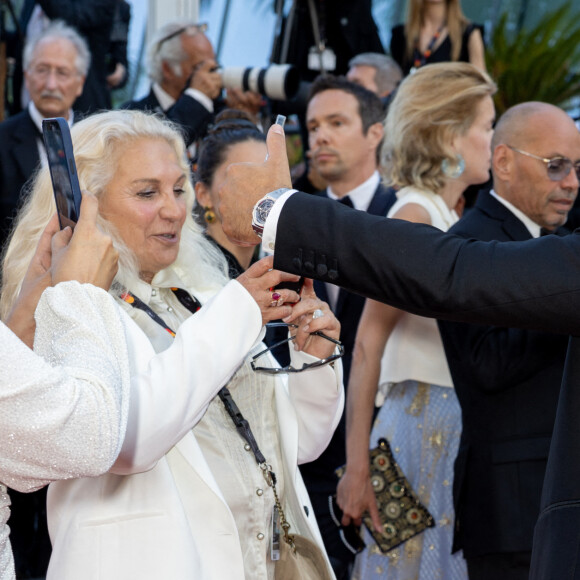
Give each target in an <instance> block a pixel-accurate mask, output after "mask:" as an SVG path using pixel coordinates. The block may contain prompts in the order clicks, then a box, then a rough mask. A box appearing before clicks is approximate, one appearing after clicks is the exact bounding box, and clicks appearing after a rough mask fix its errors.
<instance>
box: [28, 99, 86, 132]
mask: <svg viewBox="0 0 580 580" xmlns="http://www.w3.org/2000/svg"><path fill="white" fill-rule="evenodd" d="M28 114H29V115H30V118H31V119H32V122H33V123H34V124H35V125H36V127H37V128H38V130H39V131H40V133H41V134H42V120H43V119H44V118H45V117H43V116H42V114H41V112H40V111H39V110H38V109H37V108H36V105H35V104H34V103H33V102H32V101H30V103H28ZM74 118H75V114H74V113H73V110H72V109H69V110H68V121H67V123H68V126H69V127H72V124H73V122H74Z"/></svg>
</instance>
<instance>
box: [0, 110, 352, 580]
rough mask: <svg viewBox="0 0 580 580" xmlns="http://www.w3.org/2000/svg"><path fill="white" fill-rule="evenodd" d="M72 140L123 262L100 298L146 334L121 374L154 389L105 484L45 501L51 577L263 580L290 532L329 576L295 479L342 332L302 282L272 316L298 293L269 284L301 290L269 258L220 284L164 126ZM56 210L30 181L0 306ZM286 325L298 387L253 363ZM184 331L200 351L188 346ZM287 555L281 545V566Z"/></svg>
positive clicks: (102, 124) (57, 492)
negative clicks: (275, 323) (266, 333)
mask: <svg viewBox="0 0 580 580" xmlns="http://www.w3.org/2000/svg"><path fill="white" fill-rule="evenodd" d="M72 139H73V144H74V147H75V157H76V161H77V170H78V175H79V180H80V183H81V186H83V187H86V188H88V189H90V190H91V191H92V192H93V193H94V195H96V197H97V198H98V199H99V214H100V219H101V224H102V225H103V227H105V228H107V229H108V230H110V232H111V235H112V237H113V239H114V241H115V245H116V246H117V247H118V248H119V251H120V256H121V257H120V265H119V272H118V274H117V276H116V278H115V282H114V284H113V286H112V290H111V292H112V294H113V295H114V297H115V298H116V299H117V301H118V303H119V305H120V306H121V307H122V308H123V309H124V310H125V311H126V312H127V314H128V315H129V316H130V317H131V318H132V319H133V321H134V322H135V323H136V324H137V326H139V327H140V329H141V330H142V336H141V338H139V337H138V336H133V337H132V339H131V340H129V341H128V348H129V360H130V364H131V372H132V376H133V378H134V379H136V378H142V377H147V376H154V375H155V376H156V377H158V379H157V380H154V381H153V380H151V381H150V384H149V385H148V386H147V387H144V388H140V389H139V390H138V393H137V395H136V402H135V404H134V405H133V406H132V408H131V409H130V417H129V428H128V430H127V434H126V437H125V441H124V443H123V447H122V449H121V452H120V455H119V458H118V460H117V461H116V463H115V465H114V466H113V468H112V469H111V471H110V472H109V473H108V474H106V475H103V476H101V477H98V478H93V479H88V478H87V479H73V480H70V481H67V482H62V483H58V484H56V485H53V486H51V488H50V489H49V499H48V518H49V529H50V533H51V539H52V543H53V555H52V559H51V563H50V567H49V571H48V578H58V579H59V580H66V579H75V580H76V579H77V578H83V577H86V576H87V574H89V575H90V577H91V578H102V579H103V580H105V579H106V580H111V579H115V578H119V579H126V578H145V579H147V578H150V579H152V580H153V579H158V578H171V579H172V580H181V579H183V580H185V579H190V578H216V579H222V578H233V579H236V578H238V579H240V580H242V579H243V578H274V573H275V572H274V569H275V566H276V562H275V556H276V554H275V548H276V546H275V545H273V544H275V539H276V529H275V528H274V524H276V526H277V528H280V526H281V525H282V524H284V523H285V522H288V523H289V524H290V534H300V535H303V536H305V537H306V538H307V539H309V540H310V541H311V542H312V543H313V544H314V546H315V547H316V550H317V553H318V554H319V556H320V558H321V576H322V572H324V571H326V570H328V576H330V577H331V571H330V567H329V564H328V560H327V558H326V555H325V554H324V551H323V550H324V549H323V547H322V546H323V544H322V539H321V537H320V533H319V531H318V527H317V525H316V521H315V519H314V514H313V512H312V508H311V505H310V501H309V499H308V496H307V494H306V490H305V488H304V484H303V482H302V479H301V477H300V473H299V471H298V464H299V463H301V462H304V461H310V460H312V459H313V458H314V457H316V456H318V455H319V454H320V453H321V452H322V450H323V449H324V448H325V446H326V445H327V443H328V441H329V439H330V437H331V435H332V432H333V430H334V428H335V426H336V424H337V422H338V420H339V417H340V414H341V410H342V404H343V389H342V378H341V374H342V373H341V365H340V362H334V361H335V359H336V352H335V346H336V345H335V341H336V340H337V338H338V332H339V325H338V322H337V321H336V319H335V318H334V316H333V315H332V313H331V312H330V310H329V309H328V307H327V306H326V305H325V304H324V303H322V302H320V301H319V300H317V299H316V297H315V296H314V295H313V293H312V291H311V285H307V286H306V287H305V291H304V292H303V295H302V300H301V301H300V302H299V303H298V304H297V305H296V306H295V307H294V308H290V307H289V306H287V305H284V302H296V301H297V300H298V296H297V294H296V293H295V292H292V291H289V290H279V291H272V290H271V287H273V286H276V285H277V284H279V283H280V282H281V281H283V280H286V281H287V280H294V279H295V277H293V276H290V275H285V274H283V273H280V272H277V271H274V270H272V269H271V268H272V259H271V258H267V259H264V260H262V261H260V262H258V263H256V264H255V265H254V266H252V267H250V268H249V269H248V270H247V271H246V272H245V273H244V274H242V275H241V276H239V277H238V278H237V280H232V281H229V282H228V278H227V274H226V265H225V261H224V260H223V258H222V256H221V255H220V254H219V252H217V251H216V250H215V248H213V247H212V246H211V245H210V243H209V242H208V241H207V240H206V239H205V238H204V237H203V235H202V233H201V231H200V228H199V227H198V226H196V224H195V223H194V221H193V219H192V217H191V210H192V206H193V203H194V193H193V187H192V185H191V182H190V176H189V169H188V163H187V160H186V158H185V155H184V145H183V141H182V139H181V137H180V135H179V133H178V132H177V131H176V130H175V128H174V127H173V126H171V125H169V124H168V123H166V122H163V121H161V120H159V119H158V118H157V117H155V116H151V115H147V114H144V113H140V112H136V111H114V112H113V111H112V112H107V113H102V114H98V115H94V116H92V117H90V118H87V119H85V120H83V121H82V122H80V123H78V124H77V125H76V126H75V127H74V128H73V131H72ZM53 211H54V202H53V199H52V190H51V187H50V180H49V177H48V173H47V170H42V171H41V172H40V173H39V175H38V178H37V181H36V183H35V186H34V189H33V192H32V194H31V197H30V200H29V203H28V204H27V206H26V207H25V208H24V209H23V213H22V215H21V216H20V220H19V223H18V226H17V227H16V230H15V232H14V235H13V238H12V240H11V243H10V246H9V249H8V252H7V255H6V259H5V263H4V273H5V277H6V278H5V283H6V286H5V287H6V290H5V292H4V293H3V295H2V303H1V305H2V307H3V308H7V307H9V305H10V303H11V302H12V300H13V297H14V296H15V293H16V292H17V288H18V286H19V284H20V282H21V270H20V268H19V264H20V263H21V262H22V261H23V260H25V259H26V255H27V253H28V251H29V250H28V241H29V240H34V238H35V237H36V235H37V234H36V233H35V232H36V231H37V229H38V227H39V226H40V225H41V224H43V223H44V222H46V221H47V219H48V216H49V215H50V213H51V212H53ZM280 317H286V319H287V320H288V322H291V323H293V322H295V323H296V324H297V325H298V327H297V328H296V329H294V330H293V332H295V333H296V340H295V344H296V345H297V350H294V349H291V350H292V367H293V369H296V370H300V369H302V368H303V367H304V366H305V367H306V368H308V370H307V371H305V372H292V370H293V369H286V371H287V373H281V372H279V371H278V369H277V363H276V361H275V360H272V358H271V357H270V355H269V354H268V353H266V354H263V355H262V356H259V357H257V355H260V353H261V352H262V351H263V350H264V346H263V344H261V343H260V339H261V336H262V323H263V321H268V320H270V319H277V318H280ZM318 331H322V332H323V333H324V335H321V334H315V333H316V332H318ZM192 333H194V335H195V338H196V340H195V344H194V348H191V346H190V347H187V346H186V344H185V343H184V342H183V336H184V335H191V334H192ZM325 335H326V336H325ZM170 347H171V348H170ZM179 349H181V350H179ZM170 351H171V352H170ZM156 354H157V356H155V355H156ZM253 359H255V360H253ZM327 362H328V363H332V364H325V363H327ZM159 376H161V377H162V378H161V379H159ZM224 385H226V386H227V390H223V389H222V387H223V386H224ZM218 393H219V396H218ZM240 413H241V415H243V417H244V418H245V419H246V420H247V421H248V423H249V426H250V429H251V431H252V433H253V438H252V436H250V435H249V434H248V433H247V430H246V429H244V428H243V427H244V424H243V423H241V422H240V421H241V416H240ZM240 432H243V433H244V434H245V436H242V434H241V433H240ZM275 507H276V508H277V509H276V510H275V509H274V508H275ZM274 514H276V515H275V516H274ZM280 530H282V528H280ZM286 546H287V544H286V542H285V541H284V534H283V532H282V531H280V546H279V550H280V553H283V551H284V549H285V547H286ZM322 577H324V576H322Z"/></svg>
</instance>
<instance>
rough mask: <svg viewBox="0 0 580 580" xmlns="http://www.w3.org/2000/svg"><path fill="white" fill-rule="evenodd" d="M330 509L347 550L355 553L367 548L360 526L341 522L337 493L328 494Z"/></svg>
mask: <svg viewBox="0 0 580 580" xmlns="http://www.w3.org/2000/svg"><path fill="white" fill-rule="evenodd" d="M328 511H329V513H330V517H331V519H332V521H333V522H334V523H335V525H336V527H337V528H338V535H339V537H340V540H341V542H342V543H343V544H344V545H345V546H346V548H347V550H348V551H349V552H352V553H353V554H358V553H359V552H362V551H363V550H364V549H365V548H366V545H365V543H364V542H363V539H362V538H361V537H360V532H359V528H358V527H357V526H355V525H354V524H350V525H349V526H343V525H342V524H341V520H342V510H341V509H340V508H339V507H338V504H337V503H336V496H335V495H329V496H328Z"/></svg>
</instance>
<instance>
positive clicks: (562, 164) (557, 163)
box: [547, 158, 580, 181]
mask: <svg viewBox="0 0 580 580" xmlns="http://www.w3.org/2000/svg"><path fill="white" fill-rule="evenodd" d="M547 167H548V177H549V178H550V179H551V180H552V181H560V180H562V179H564V177H566V176H567V175H568V174H569V173H570V170H571V169H572V168H573V169H574V171H575V172H576V177H578V180H580V163H572V161H570V159H564V158H560V159H551V160H550V161H549V162H548V164H547Z"/></svg>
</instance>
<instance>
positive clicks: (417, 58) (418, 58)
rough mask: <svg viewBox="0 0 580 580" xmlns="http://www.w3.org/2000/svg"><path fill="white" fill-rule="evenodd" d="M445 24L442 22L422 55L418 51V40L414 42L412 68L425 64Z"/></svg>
mask: <svg viewBox="0 0 580 580" xmlns="http://www.w3.org/2000/svg"><path fill="white" fill-rule="evenodd" d="M445 24H446V23H445V22H444V23H443V24H442V25H441V26H440V27H439V30H437V32H436V33H435V34H434V35H433V38H432V39H431V41H430V42H429V45H428V46H427V48H426V49H425V52H424V53H421V52H420V51H419V39H417V40H416V41H415V50H414V52H413V68H415V69H417V68H419V67H420V66H423V65H424V64H425V63H426V62H427V59H428V58H429V57H430V56H431V54H432V53H433V47H434V46H435V44H436V42H437V40H438V39H439V37H440V36H441V33H442V32H443V29H444V28H445Z"/></svg>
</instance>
